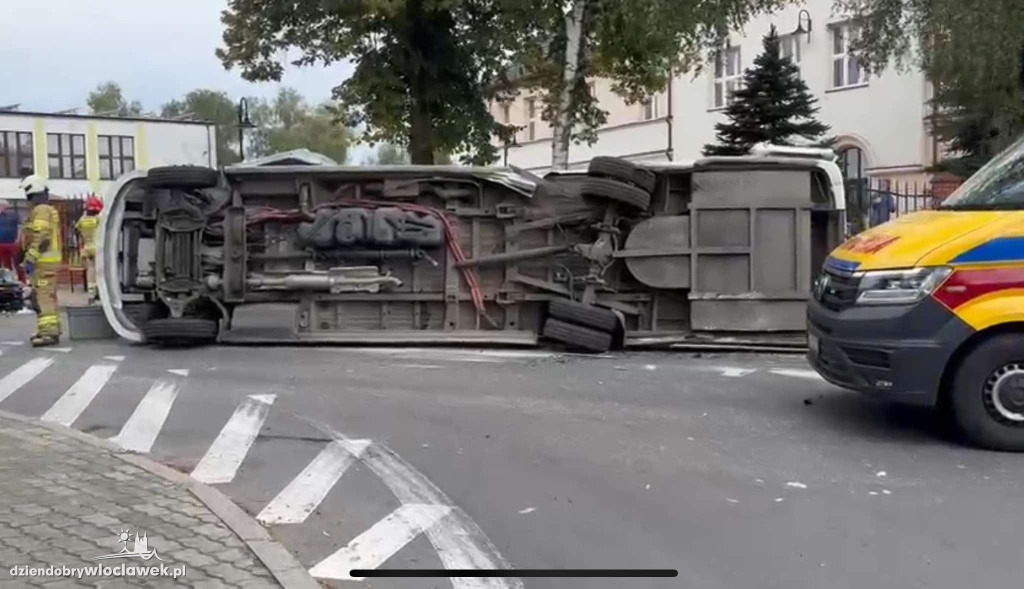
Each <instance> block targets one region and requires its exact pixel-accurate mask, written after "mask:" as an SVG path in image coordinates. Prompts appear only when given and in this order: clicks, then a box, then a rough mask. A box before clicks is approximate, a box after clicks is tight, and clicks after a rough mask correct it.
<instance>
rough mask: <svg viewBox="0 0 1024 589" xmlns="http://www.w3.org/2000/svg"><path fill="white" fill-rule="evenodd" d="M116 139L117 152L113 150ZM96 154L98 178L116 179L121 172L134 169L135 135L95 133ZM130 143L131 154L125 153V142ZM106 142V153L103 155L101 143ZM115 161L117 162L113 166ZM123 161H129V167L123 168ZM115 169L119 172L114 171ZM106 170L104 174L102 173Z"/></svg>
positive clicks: (124, 172) (125, 172)
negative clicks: (98, 167) (98, 168)
mask: <svg viewBox="0 0 1024 589" xmlns="http://www.w3.org/2000/svg"><path fill="white" fill-rule="evenodd" d="M115 139H116V140H117V152H116V155H115V152H114V150H113V147H114V140H115ZM96 140H97V141H96V156H97V158H98V160H99V166H100V170H99V172H100V180H117V179H118V178H120V177H121V176H122V175H123V174H127V173H128V172H131V171H132V170H134V169H135V137H133V136H131V135H97V136H96ZM126 141H127V142H129V144H130V145H131V152H132V153H131V155H125V142H126ZM104 143H106V146H107V154H106V155H103V145H104ZM115 162H116V163H117V165H116V167H115ZM125 162H131V167H130V168H129V169H127V170H126V169H125V165H124V164H125ZM115 170H119V172H117V173H115ZM104 172H106V174H105V173H104Z"/></svg>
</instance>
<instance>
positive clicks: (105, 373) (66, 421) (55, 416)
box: [40, 364, 117, 426]
mask: <svg viewBox="0 0 1024 589" xmlns="http://www.w3.org/2000/svg"><path fill="white" fill-rule="evenodd" d="M116 370H117V365H116V364H96V365H94V366H90V367H89V368H88V369H87V370H86V371H85V373H84V374H82V376H81V377H80V378H79V379H78V380H77V381H76V382H75V384H73V385H71V388H69V389H68V390H67V391H65V392H64V394H63V395H62V396H61V398H59V399H57V402H56V403H54V404H53V405H52V406H51V407H50V408H49V409H48V410H47V411H46V413H44V414H43V416H42V417H41V418H40V419H42V420H43V421H52V422H54V423H59V424H61V425H66V426H70V425H71V424H72V423H74V422H75V420H76V419H78V416H79V415H81V414H82V412H83V411H85V408H86V407H88V406H89V403H92V400H93V399H95V398H96V395H98V394H99V392H100V389H102V388H103V385H105V384H107V381H108V380H110V377H111V376H114V372H115V371H116Z"/></svg>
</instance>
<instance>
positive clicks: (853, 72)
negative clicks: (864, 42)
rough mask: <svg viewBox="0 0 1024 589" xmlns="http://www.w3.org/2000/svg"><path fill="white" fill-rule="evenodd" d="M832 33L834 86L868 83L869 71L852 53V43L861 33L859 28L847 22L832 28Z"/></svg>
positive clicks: (846, 86) (844, 86)
mask: <svg viewBox="0 0 1024 589" xmlns="http://www.w3.org/2000/svg"><path fill="white" fill-rule="evenodd" d="M831 33H832V87H833V88H848V87H850V86H862V85H864V84H867V83H868V72H867V70H865V69H864V68H863V67H862V66H861V65H860V60H858V59H857V57H856V56H854V55H850V53H849V51H850V45H851V44H852V42H853V41H855V40H856V39H857V36H858V35H859V34H860V31H859V29H858V28H857V27H856V26H854V25H852V24H850V23H845V24H841V25H835V26H833V27H832V28H831Z"/></svg>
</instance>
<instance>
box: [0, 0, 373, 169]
mask: <svg viewBox="0 0 1024 589" xmlns="http://www.w3.org/2000/svg"><path fill="white" fill-rule="evenodd" d="M0 4H2V5H3V17H2V18H0V79H2V82H0V106H3V105H8V104H14V103H20V104H21V110H32V111H56V110H64V109H70V108H76V107H84V105H85V99H86V96H88V94H89V91H90V90H92V89H93V88H95V87H96V85H97V84H99V83H101V82H105V81H108V80H109V81H114V82H117V83H118V84H120V86H121V89H122V91H123V93H124V96H125V98H126V99H128V100H138V101H140V102H141V103H142V106H143V108H144V109H145V110H146V111H159V109H160V105H162V104H163V103H165V102H167V101H168V100H170V99H172V98H180V97H181V96H182V95H184V94H185V93H186V92H188V91H190V90H193V89H195V88H210V89H214V90H222V91H224V92H227V93H228V95H230V96H231V97H232V98H239V97H241V96H266V97H269V96H273V95H274V94H276V92H277V89H278V88H279V87H280V86H291V87H293V88H295V89H296V90H298V91H299V92H300V93H301V94H302V95H303V96H305V97H306V99H307V100H308V101H310V102H311V103H318V102H321V101H324V100H326V99H328V98H330V94H331V88H333V87H334V86H336V85H338V84H339V83H340V82H341V81H342V80H344V79H345V78H346V77H347V76H348V75H349V74H350V72H351V66H350V65H349V64H336V65H333V66H331V67H327V68H325V67H323V66H313V67H308V68H302V69H299V68H289V69H288V71H286V73H285V75H284V78H283V79H282V80H281V82H268V83H258V84H257V83H251V82H246V81H245V80H243V79H242V77H241V75H240V74H239V72H238V70H230V71H229V70H225V69H224V67H223V66H222V65H221V63H220V60H219V59H217V57H216V56H215V55H214V54H213V52H214V49H216V48H217V47H218V46H220V45H221V34H222V25H221V22H220V13H221V11H222V10H223V9H224V8H225V7H226V5H227V2H226V0H175V1H173V2H171V1H168V0H0ZM82 112H85V110H84V109H83V111H82ZM357 151H360V152H361V151H363V150H361V149H360V150H357ZM349 159H350V161H351V160H352V159H353V157H351V156H350V158H349ZM356 159H357V161H358V158H356Z"/></svg>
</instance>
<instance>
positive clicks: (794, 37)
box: [779, 33, 802, 64]
mask: <svg viewBox="0 0 1024 589" xmlns="http://www.w3.org/2000/svg"><path fill="white" fill-rule="evenodd" d="M801 36H802V33H792V34H789V35H783V36H782V37H780V38H779V49H780V53H781V54H782V57H788V58H789V59H790V60H792V62H793V63H797V64H798V63H800V37H801Z"/></svg>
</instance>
